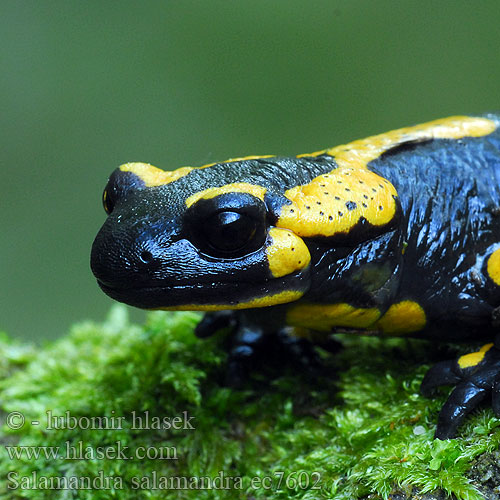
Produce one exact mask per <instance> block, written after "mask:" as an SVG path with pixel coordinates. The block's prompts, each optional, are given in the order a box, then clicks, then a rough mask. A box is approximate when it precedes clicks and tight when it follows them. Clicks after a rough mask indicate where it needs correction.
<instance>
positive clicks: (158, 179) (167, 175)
mask: <svg viewBox="0 0 500 500" xmlns="http://www.w3.org/2000/svg"><path fill="white" fill-rule="evenodd" d="M120 170H121V171H122V172H132V173H133V174H134V175H137V177H139V179H141V180H142V181H143V182H144V184H145V185H146V187H153V186H162V185H163V184H169V183H170V182H173V181H176V180H177V179H180V178H181V177H184V176H185V175H187V174H189V172H191V170H193V167H182V168H178V169H177V170H172V171H165V170H162V169H160V168H157V167H153V165H150V164H149V163H125V165H122V166H121V167H120Z"/></svg>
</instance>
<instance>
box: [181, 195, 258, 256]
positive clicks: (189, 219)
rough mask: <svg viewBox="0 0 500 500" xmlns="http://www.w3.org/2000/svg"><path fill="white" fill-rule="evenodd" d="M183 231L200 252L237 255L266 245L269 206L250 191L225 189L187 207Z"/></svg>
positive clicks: (246, 253) (216, 254)
mask: <svg viewBox="0 0 500 500" xmlns="http://www.w3.org/2000/svg"><path fill="white" fill-rule="evenodd" d="M183 231H184V234H185V236H186V237H187V238H188V239H189V240H190V241H191V242H192V243H193V244H194V245H195V246H196V247H197V248H199V250H200V252H202V253H204V254H206V255H209V256H211V257H221V258H223V259H237V258H239V257H242V256H244V255H248V254H251V253H252V252H255V251H256V250H258V249H259V248H262V246H263V245H264V243H265V241H266V237H267V211H266V206H265V204H264V202H263V201H262V200H260V199H259V198H256V197H255V196H252V195H251V194H249V193H225V194H221V195H219V196H216V197H214V198H207V199H201V200H199V201H197V202H196V203H194V204H193V205H191V206H190V207H189V209H188V210H187V212H186V214H185V216H184V227H183Z"/></svg>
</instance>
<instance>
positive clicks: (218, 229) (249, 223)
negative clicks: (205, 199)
mask: <svg viewBox="0 0 500 500" xmlns="http://www.w3.org/2000/svg"><path fill="white" fill-rule="evenodd" d="M203 230H204V233H205V238H206V241H207V243H208V244H209V245H210V247H212V248H213V249H214V250H216V251H217V252H223V253H224V252H238V251H239V250H242V249H243V248H245V247H246V246H247V245H248V243H250V241H251V240H252V238H253V237H254V235H255V232H256V230H257V221H256V220H255V219H253V218H252V217H250V216H248V215H245V214H240V213H237V212H231V211H225V212H219V213H216V214H214V215H212V216H211V217H209V218H208V219H206V221H205V224H204V226H203Z"/></svg>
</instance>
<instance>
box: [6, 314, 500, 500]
mask: <svg viewBox="0 0 500 500" xmlns="http://www.w3.org/2000/svg"><path fill="white" fill-rule="evenodd" d="M198 319H199V316H198V315H196V314H194V313H152V314H150V315H149V317H148V320H147V322H146V324H145V325H144V326H138V325H132V324H129V323H128V319H127V315H126V310H125V309H124V308H122V307H116V308H114V309H113V310H112V312H111V314H110V317H109V319H108V320H107V321H106V322H105V323H104V324H102V325H97V324H93V323H84V324H80V325H77V326H75V327H74V328H73V329H72V331H71V332H70V334H69V335H68V336H67V337H65V338H63V339H61V340H59V341H57V342H55V343H52V344H50V345H47V346H45V347H43V348H40V349H34V348H30V347H26V346H21V345H17V344H15V343H13V342H12V341H9V340H8V339H7V337H6V336H1V337H0V375H1V377H2V379H3V380H2V382H1V385H0V405H1V411H2V412H3V414H2V415H3V417H4V419H3V420H4V422H6V419H7V415H8V414H9V413H10V412H20V413H22V414H23V415H24V417H25V419H26V423H25V425H24V426H23V427H22V428H20V429H18V430H14V429H9V428H8V425H7V423H4V425H3V428H2V431H1V433H0V443H1V444H2V447H1V449H0V454H1V455H0V471H2V472H1V473H0V474H1V478H0V481H1V484H0V498H8V499H14V498H36V499H43V498H60V499H63V498H79V499H80V498H81V499H101V498H102V499H104V498H106V499H107V498H119V499H135V498H148V499H159V498H181V499H183V498H186V499H213V498H231V499H233V498H270V499H290V498H301V499H319V498H334V499H339V500H341V499H356V498H362V497H364V496H366V495H368V494H370V493H372V494H376V495H378V496H379V497H381V498H387V497H388V495H389V494H390V492H391V490H393V488H394V487H395V486H398V485H399V487H400V489H402V490H404V491H410V490H411V489H412V488H418V489H419V491H420V492H421V493H424V492H428V491H433V490H436V489H441V490H444V491H445V492H447V493H450V494H451V493H453V494H454V495H456V497H457V498H460V499H481V498H484V497H483V496H482V495H481V494H480V493H479V491H478V486H477V484H479V483H472V482H471V481H470V480H469V479H468V478H467V476H466V474H467V471H468V470H469V469H470V467H471V465H472V464H473V463H474V459H475V458H476V457H478V456H480V455H482V454H484V453H485V452H492V451H494V450H496V449H497V448H498V446H499V442H500V430H499V429H498V426H499V424H500V421H499V420H497V419H495V418H494V417H493V414H492V413H491V411H490V410H482V411H480V412H476V414H475V415H473V416H472V417H471V418H470V419H469V420H468V421H467V425H466V426H465V427H464V429H463V430H462V434H461V439H457V440H451V441H444V442H443V441H434V440H433V439H432V435H433V432H434V423H435V421H436V418H437V413H438V411H439V408H440V406H441V404H442V402H443V399H444V393H443V395H442V397H440V398H438V399H436V400H433V401H431V400H428V399H425V398H423V397H421V396H419V394H418V387H419V383H420V381H421V379H422V376H423V374H424V372H425V369H426V367H425V366H422V365H421V363H422V361H426V360H427V362H429V357H428V355H427V353H426V347H427V346H428V345H427V344H424V343H420V342H416V341H412V342H410V341H406V340H401V339H396V340H386V341H383V340H381V339H374V338H359V337H352V336H351V337H348V336H344V337H343V338H342V342H343V343H344V344H345V347H346V348H345V349H344V350H343V351H342V352H341V353H340V354H339V355H337V356H335V357H332V356H325V363H326V365H327V367H328V369H329V372H328V373H330V374H331V375H329V376H327V375H323V376H322V377H319V378H317V379H315V380H314V381H312V380H310V378H307V377H305V376H304V375H303V374H292V373H286V374H285V375H283V376H280V377H276V378H274V379H266V378H265V377H264V376H262V375H260V376H259V375H257V376H255V377H254V379H253V381H252V382H250V383H249V385H248V386H247V387H246V388H245V390H242V391H234V390H230V389H228V388H226V387H223V386H222V384H221V380H223V376H224V370H225V353H224V352H223V351H222V350H221V348H220V344H221V338H220V337H214V338H211V339H208V340H199V339H197V338H196V337H195V336H194V335H193V333H192V330H193V327H194V326H195V324H196V322H197V321H198ZM334 373H337V375H334ZM48 411H50V412H52V415H59V416H64V415H68V416H71V417H74V418H78V419H80V420H79V422H80V424H81V425H80V427H82V426H86V423H87V422H90V420H89V419H90V418H91V417H98V416H107V417H112V416H114V417H116V418H118V417H124V419H123V420H122V421H121V424H122V425H121V428H120V429H116V428H115V429H103V428H97V429H82V428H78V427H77V428H74V429H53V430H51V429H48V428H47V425H46V424H47V412H48ZM66 412H70V413H69V414H66ZM133 412H135V414H136V416H141V417H142V418H143V419H144V416H145V414H146V413H145V412H148V414H149V417H150V427H151V424H152V423H153V421H152V417H158V416H159V417H170V418H172V417H175V416H179V417H180V421H184V420H183V419H184V418H189V417H194V418H192V419H191V420H189V423H190V424H191V425H192V426H193V427H195V429H189V428H186V429H178V430H174V429H142V430H141V429H137V428H135V429H134V428H132V427H133V422H134V421H133ZM183 412H187V413H186V414H184V413H183ZM32 421H39V422H40V424H39V425H33V424H31V423H30V422H32ZM67 422H68V423H71V420H69V421H67ZM136 422H137V421H136ZM108 423H111V421H109V422H108ZM114 423H115V424H117V423H118V420H115V422H114ZM186 426H187V427H189V425H186ZM101 427H102V425H101ZM115 427H116V425H115ZM136 427H137V426H136ZM117 443H120V446H121V447H122V449H123V448H124V447H127V448H125V452H126V453H127V455H129V456H131V455H132V454H133V452H134V450H137V449H138V447H144V448H149V449H151V450H152V452H153V453H161V452H163V453H164V455H165V457H166V458H172V456H173V454H174V453H175V454H176V456H177V459H176V460H172V459H164V460H160V459H137V458H132V459H129V460H122V459H114V458H113V457H110V458H108V459H99V457H95V456H94V457H92V458H88V459H86V460H68V459H67V457H66V458H53V457H51V456H45V455H44V453H45V452H43V451H42V452H41V453H40V455H39V456H38V457H37V458H34V457H28V456H27V454H26V449H25V450H24V451H22V452H21V453H22V456H20V457H18V458H15V457H13V456H9V451H10V453H11V454H12V453H13V452H15V451H16V450H17V451H18V452H19V450H21V448H19V446H35V447H38V446H45V447H52V448H50V449H49V448H45V450H46V451H47V453H50V450H55V449H56V447H59V452H57V453H58V454H59V455H64V454H65V453H66V447H67V446H69V447H70V448H69V449H70V450H72V449H78V448H79V447H81V448H82V450H83V451H86V452H87V453H91V451H89V450H93V451H92V453H94V454H95V451H96V450H97V449H98V447H101V448H102V449H103V450H105V449H108V450H109V451H108V453H113V450H114V451H115V452H116V449H117V446H118V445H117ZM6 446H10V447H11V448H10V449H9V450H8V449H7V448H6ZM12 447H17V448H12ZM140 450H141V449H140ZM483 456H485V455H483ZM9 471H14V472H15V473H16V474H17V475H16V476H10V479H9V477H8V475H7V474H8V473H9ZM220 471H222V472H220ZM32 474H35V476H32ZM155 474H156V477H157V478H158V477H160V476H163V477H169V478H187V483H188V484H192V483H190V478H197V477H198V478H199V477H201V476H203V477H207V476H209V477H217V476H218V475H219V477H220V474H222V475H223V476H225V477H226V478H228V477H233V478H241V484H240V482H239V479H235V480H234V481H235V482H234V483H233V486H236V489H235V488H234V487H233V488H231V489H229V490H221V489H217V490H216V489H212V490H210V489H184V490H168V491H166V490H160V489H151V488H150V487H149V488H148V487H146V486H152V481H153V478H154V475H155ZM483 475H484V474H483ZM25 477H27V478H29V479H32V478H33V477H35V478H37V480H38V481H43V479H42V477H66V478H70V477H84V478H85V477H89V478H96V477H97V478H107V477H108V478H121V480H122V484H121V485H120V483H119V482H116V483H114V484H115V486H116V488H115V489H110V490H78V491H68V490H41V489H38V490H36V489H21V488H17V489H12V486H15V481H14V479H15V480H16V481H18V482H19V486H21V485H23V483H22V481H23V478H25ZM265 477H270V478H271V484H272V485H273V488H272V489H265V488H263V487H260V488H259V487H257V486H258V485H257V483H258V481H260V480H262V479H263V478H265ZM140 478H146V479H145V480H144V481H147V480H149V481H150V484H149V485H148V484H146V483H142V485H141V483H140V482H139V481H140ZM254 478H257V479H254ZM280 478H282V480H281V488H277V487H276V486H277V485H278V483H279V480H280ZM171 480H172V479H171ZM116 481H118V479H116ZM173 481H174V485H175V484H181V483H182V481H181V482H179V483H176V482H175V481H176V480H173ZM252 481H253V483H252ZM157 484H158V483H157ZM96 485H97V486H99V484H97V483H96ZM110 485H113V481H110ZM138 485H140V486H142V488H139V489H137V486H138ZM313 486H317V487H318V488H319V489H314V488H313ZM134 488H135V489H134ZM252 495H253V496H252ZM374 498H376V497H374Z"/></svg>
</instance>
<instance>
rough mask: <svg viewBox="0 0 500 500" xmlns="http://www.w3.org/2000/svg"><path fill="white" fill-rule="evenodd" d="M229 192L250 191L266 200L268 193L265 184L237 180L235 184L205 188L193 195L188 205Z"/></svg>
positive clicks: (188, 200) (249, 192) (187, 202)
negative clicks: (259, 184) (258, 184)
mask: <svg viewBox="0 0 500 500" xmlns="http://www.w3.org/2000/svg"><path fill="white" fill-rule="evenodd" d="M227 193H248V194H251V195H252V196H255V197H256V198H259V199H260V200H262V201H264V195H265V194H266V188H265V187H263V186H256V185H254V184H249V183H247V182H235V183H233V184H226V185H224V186H220V187H212V188H208V189H204V190H203V191H199V192H198V193H195V194H193V195H191V196H190V197H189V198H188V199H187V200H186V206H187V207H188V208H189V207H190V206H191V205H194V204H195V203H196V202H197V201H198V200H201V199H204V200H206V199H210V198H215V197H216V196H219V195H221V194H227Z"/></svg>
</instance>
